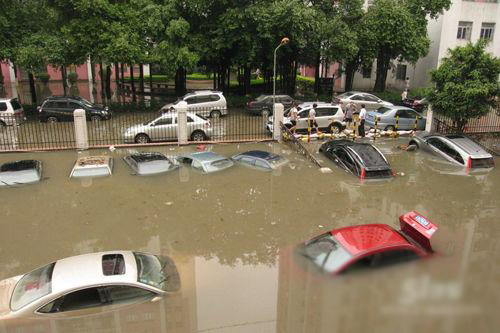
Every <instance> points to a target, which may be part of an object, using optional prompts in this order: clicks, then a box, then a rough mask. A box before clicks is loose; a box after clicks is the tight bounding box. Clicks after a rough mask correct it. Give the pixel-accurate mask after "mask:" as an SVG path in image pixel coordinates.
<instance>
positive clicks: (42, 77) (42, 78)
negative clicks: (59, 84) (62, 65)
mask: <svg viewBox="0 0 500 333" xmlns="http://www.w3.org/2000/svg"><path fill="white" fill-rule="evenodd" d="M35 76H36V78H37V79H38V80H40V81H42V82H43V83H47V82H49V80H50V75H49V74H48V73H43V72H42V73H37V74H36V75H35Z"/></svg>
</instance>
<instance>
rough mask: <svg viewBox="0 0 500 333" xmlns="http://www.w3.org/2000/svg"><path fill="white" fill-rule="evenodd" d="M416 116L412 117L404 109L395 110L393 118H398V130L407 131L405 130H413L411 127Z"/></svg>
mask: <svg viewBox="0 0 500 333" xmlns="http://www.w3.org/2000/svg"><path fill="white" fill-rule="evenodd" d="M412 116H413V118H412ZM416 116H417V115H416V114H413V115H412V114H411V113H410V112H408V110H406V109H403V110H397V111H396V113H395V117H399V118H398V129H402V130H407V129H410V128H413V127H411V126H412V125H414V124H415V118H416Z"/></svg>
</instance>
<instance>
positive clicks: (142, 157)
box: [123, 153, 179, 176]
mask: <svg viewBox="0 0 500 333" xmlns="http://www.w3.org/2000/svg"><path fill="white" fill-rule="evenodd" d="M123 160H124V161H125V163H127V164H128V166H129V167H130V168H131V169H132V170H133V171H134V173H135V174H136V175H140V176H147V175H155V174H159V173H164V172H168V171H172V170H175V169H177V168H178V167H179V165H178V164H177V163H176V162H175V161H173V160H171V159H170V158H168V157H167V156H165V155H163V154H161V153H135V154H131V155H127V156H125V157H124V158H123Z"/></svg>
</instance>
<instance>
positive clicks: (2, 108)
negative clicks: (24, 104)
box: [0, 102, 7, 111]
mask: <svg viewBox="0 0 500 333" xmlns="http://www.w3.org/2000/svg"><path fill="white" fill-rule="evenodd" d="M6 110H7V103H4V102H1V103H0V111H6Z"/></svg>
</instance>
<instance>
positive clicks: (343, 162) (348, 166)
mask: <svg viewBox="0 0 500 333" xmlns="http://www.w3.org/2000/svg"><path fill="white" fill-rule="evenodd" d="M333 154H334V155H333V158H334V160H333V161H334V162H335V163H336V164H337V165H338V166H340V167H341V168H343V169H344V170H346V171H348V172H351V173H353V174H354V175H358V173H357V167H356V162H354V160H353V159H352V158H351V156H350V155H349V153H348V152H347V151H346V150H345V149H344V148H343V147H335V148H334V149H333Z"/></svg>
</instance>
